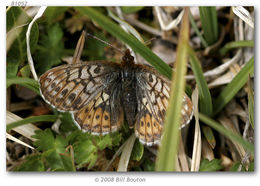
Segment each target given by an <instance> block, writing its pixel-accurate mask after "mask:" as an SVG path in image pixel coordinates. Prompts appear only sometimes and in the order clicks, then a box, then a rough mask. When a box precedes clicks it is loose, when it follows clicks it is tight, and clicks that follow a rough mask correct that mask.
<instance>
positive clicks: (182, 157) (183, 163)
mask: <svg viewBox="0 0 260 186" xmlns="http://www.w3.org/2000/svg"><path fill="white" fill-rule="evenodd" d="M178 159H179V167H180V168H181V171H183V172H188V171H189V164H188V161H187V157H186V153H185V150H184V146H183V140H182V137H181V136H180V141H179V151H178ZM176 170H177V169H176Z"/></svg>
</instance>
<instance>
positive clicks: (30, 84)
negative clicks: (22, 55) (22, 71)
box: [6, 77, 40, 95]
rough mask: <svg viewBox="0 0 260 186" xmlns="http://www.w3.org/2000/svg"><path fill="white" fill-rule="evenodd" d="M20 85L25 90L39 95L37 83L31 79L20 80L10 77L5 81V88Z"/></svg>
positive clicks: (20, 78)
mask: <svg viewBox="0 0 260 186" xmlns="http://www.w3.org/2000/svg"><path fill="white" fill-rule="evenodd" d="M14 84H16V85H21V86H24V87H26V88H29V89H30V90H32V91H34V92H36V93H37V94H39V95H40V91H39V83H38V82H37V81H36V80H34V79H31V78H25V77H24V78H22V77H10V78H7V79H6V88H8V87H10V86H11V85H14Z"/></svg>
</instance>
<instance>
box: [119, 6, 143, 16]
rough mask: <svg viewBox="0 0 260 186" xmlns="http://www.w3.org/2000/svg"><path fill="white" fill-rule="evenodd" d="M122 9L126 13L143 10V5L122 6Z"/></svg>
mask: <svg viewBox="0 0 260 186" xmlns="http://www.w3.org/2000/svg"><path fill="white" fill-rule="evenodd" d="M120 8H121V10H122V11H123V12H124V13H126V14H131V13H135V12H138V11H140V10H142V9H143V8H144V7H143V6H121V7H120Z"/></svg>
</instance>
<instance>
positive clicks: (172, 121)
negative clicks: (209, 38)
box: [156, 9, 189, 171]
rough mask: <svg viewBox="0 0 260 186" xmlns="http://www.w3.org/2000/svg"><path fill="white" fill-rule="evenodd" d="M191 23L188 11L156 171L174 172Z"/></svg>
mask: <svg viewBox="0 0 260 186" xmlns="http://www.w3.org/2000/svg"><path fill="white" fill-rule="evenodd" d="M188 42H189V21H188V9H186V10H185V12H184V14H183V20H182V25H181V30H180V37H179V42H178V48H177V57H176V62H175V69H176V72H175V73H174V75H173V83H172V85H171V95H170V101H169V105H168V109H167V113H166V118H165V123H164V133H163V138H162V139H161V145H160V148H159V152H158V156H157V161H156V171H174V170H175V163H176V158H177V152H178V147H179V143H178V142H179V137H180V135H179V132H180V130H179V127H180V119H181V118H180V117H181V108H182V99H183V93H184V89H185V74H186V70H187V69H186V65H187V60H188V51H187V50H188Z"/></svg>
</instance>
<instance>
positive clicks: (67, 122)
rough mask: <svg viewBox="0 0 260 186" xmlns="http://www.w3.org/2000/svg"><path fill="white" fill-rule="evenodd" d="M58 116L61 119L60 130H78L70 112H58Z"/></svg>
mask: <svg viewBox="0 0 260 186" xmlns="http://www.w3.org/2000/svg"><path fill="white" fill-rule="evenodd" d="M59 117H60V120H61V124H60V127H59V129H60V131H62V132H71V131H75V130H78V127H77V126H76V124H75V122H74V120H73V119H72V116H71V113H69V112H59Z"/></svg>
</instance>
